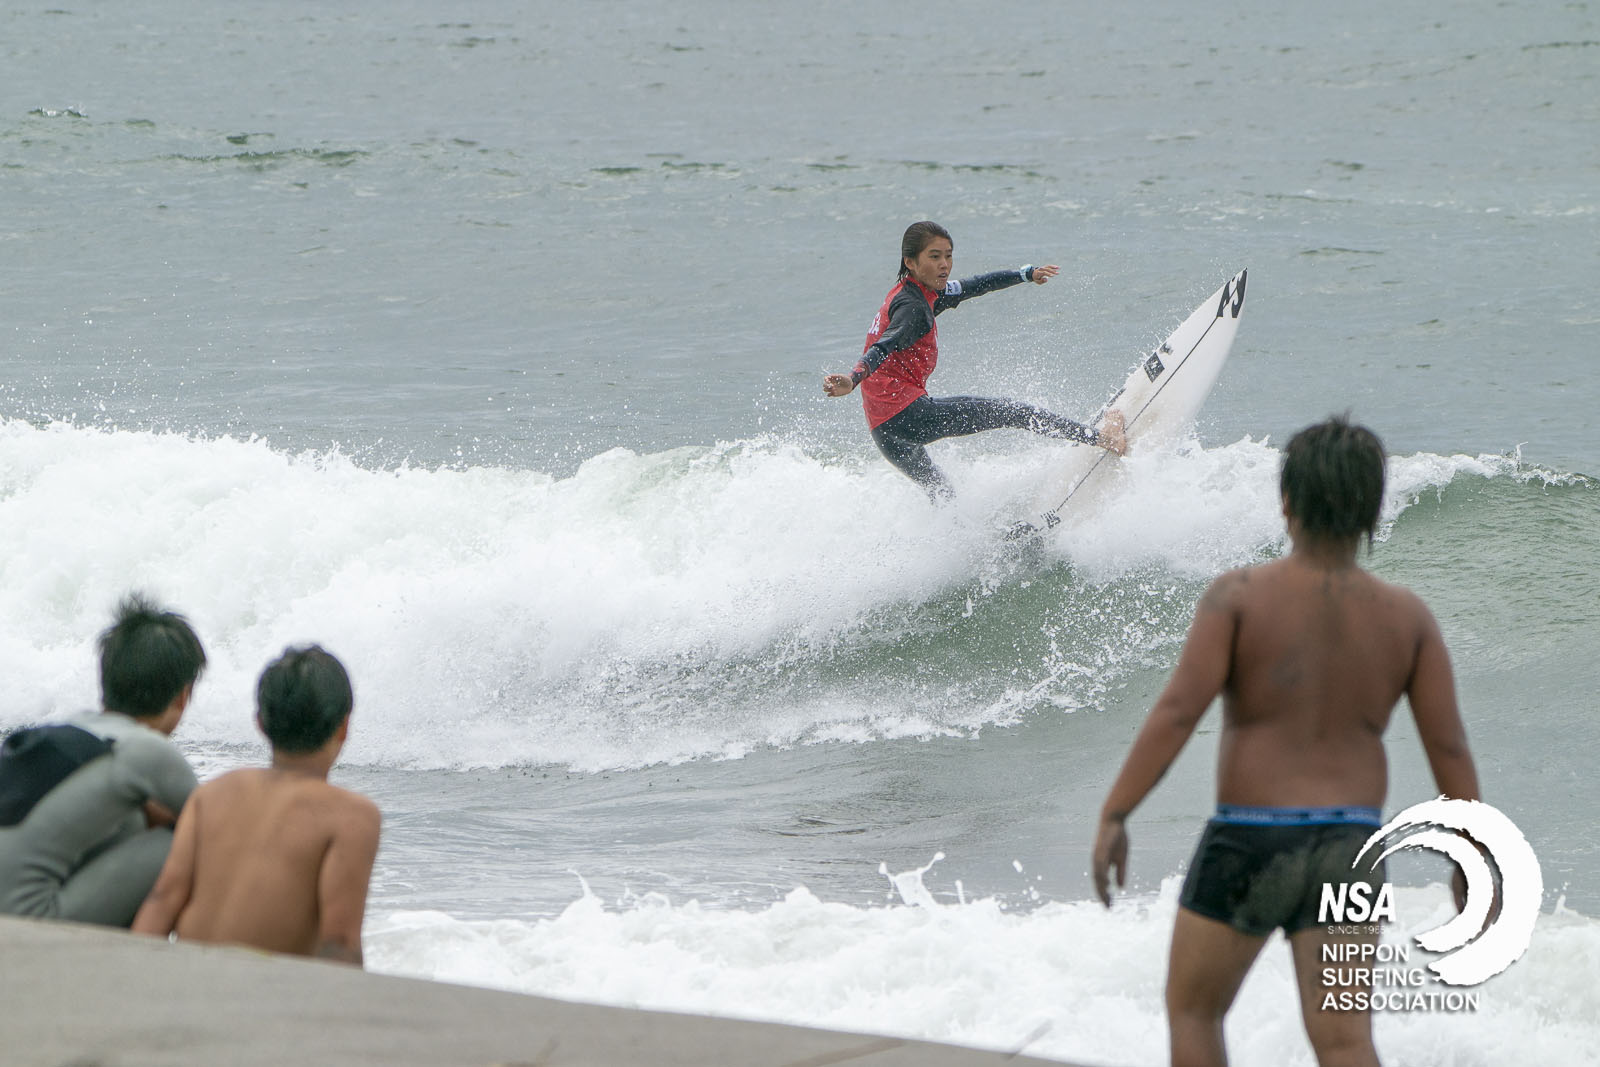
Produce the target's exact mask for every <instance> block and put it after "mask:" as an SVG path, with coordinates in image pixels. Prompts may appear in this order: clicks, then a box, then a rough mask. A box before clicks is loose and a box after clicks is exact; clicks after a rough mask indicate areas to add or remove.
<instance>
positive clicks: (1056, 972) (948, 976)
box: [366, 868, 1600, 1067]
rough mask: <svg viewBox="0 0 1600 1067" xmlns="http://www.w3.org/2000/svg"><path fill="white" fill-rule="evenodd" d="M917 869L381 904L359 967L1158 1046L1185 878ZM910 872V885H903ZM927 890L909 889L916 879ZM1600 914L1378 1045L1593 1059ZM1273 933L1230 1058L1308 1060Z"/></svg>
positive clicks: (1147, 1058)
mask: <svg viewBox="0 0 1600 1067" xmlns="http://www.w3.org/2000/svg"><path fill="white" fill-rule="evenodd" d="M925 877H930V878H936V877H937V875H936V874H935V875H928V874H927V873H926V868H924V870H923V871H921V872H917V871H913V872H908V873H906V874H901V875H896V876H895V879H894V888H893V890H891V891H890V892H888V893H886V899H885V902H884V904H883V905H882V906H865V907H858V906H852V905H848V904H841V903H830V902H825V901H822V900H819V899H817V897H816V896H814V895H813V894H812V893H810V892H809V891H807V890H805V889H803V888H802V889H795V890H793V891H792V892H790V893H789V894H788V896H786V897H785V898H783V899H782V900H781V901H779V902H777V903H774V904H772V905H771V906H769V907H766V908H764V909H761V910H755V911H719V910H712V909H707V908H702V907H701V906H700V905H698V904H697V903H695V902H694V901H687V902H682V903H675V902H672V901H670V900H668V899H666V898H664V897H662V896H660V895H656V894H651V895H648V896H645V897H640V898H632V899H628V900H624V901H619V902H617V903H616V904H615V905H613V906H608V905H606V904H605V903H603V902H602V901H601V900H599V899H598V898H596V897H595V896H594V895H592V894H591V893H589V892H588V888H587V886H584V887H583V892H582V895H581V896H579V897H578V899H576V900H575V901H574V902H573V903H572V904H571V905H570V906H569V907H568V908H567V909H566V910H565V911H564V912H562V913H561V914H560V915H559V916H557V917H556V918H553V919H541V920H535V921H517V920H500V921H494V922H467V921H461V920H458V919H455V918H452V917H451V916H449V915H445V914H442V913H439V912H418V911H411V912H393V913H388V914H382V915H378V916H375V917H374V918H373V920H372V921H370V922H369V923H368V929H367V935H366V954H367V961H368V965H369V966H370V967H372V968H373V969H375V970H379V971H382V972H385V973H389V974H398V975H406V976H410V977H419V978H429V979H436V980H442V981H450V982H458V983H463V984H468V985H481V986H489V987H493V988H499V989H508V990H513V991H517V992H523V993H534V994H539V995H543V996H552V997H558V998H562V999H568V1000H578V1001H589V1002H595V1003H604V1004H614V1005H621V1006H627V1007H641V1008H653V1009H664V1010H672V1011H689V1012H701V1013H708V1014H715V1015H724V1016H735V1017H743V1018H753V1019H766V1020H773V1021H781V1022H788V1023H799V1024H806V1025H813V1026H822V1027H829V1028H837V1029H844V1030H857V1031H865V1032H874V1033H885V1034H892V1035H896V1036H908V1037H918V1038H926V1039H932V1040H939V1041H948V1042H954V1043H958V1044H966V1045H973V1046H980V1047H988V1048H995V1049H1005V1050H1015V1049H1022V1050H1023V1051H1026V1052H1027V1053H1029V1054H1031V1055H1037V1056H1044V1057H1058V1058H1063V1059H1070V1060H1073V1061H1076V1062H1082V1063H1087V1064H1107V1065H1111V1064H1151V1063H1164V1062H1165V1061H1166V1029H1165V1027H1166V1024H1165V1019H1164V1016H1163V1009H1162V986H1163V983H1164V981H1165V972H1166V955H1167V943H1168V940H1169V938H1170V936H1171V930H1172V922H1173V917H1174V913H1175V910H1176V906H1177V894H1178V889H1179V879H1178V878H1177V877H1175V876H1174V877H1171V878H1168V879H1166V880H1165V881H1164V882H1163V883H1162V886H1161V889H1160V891H1159V893H1158V894H1156V895H1154V896H1148V897H1143V898H1134V899H1130V900H1124V901H1119V902H1118V903H1117V905H1116V906H1115V907H1114V908H1113V909H1112V910H1111V911H1109V912H1108V911H1105V910H1104V909H1102V908H1101V907H1100V905H1099V904H1097V903H1091V902H1076V903H1049V904H1045V905H1043V906H1041V907H1039V908H1037V909H1035V910H1032V911H1028V912H1012V911H1007V910H1005V909H1004V908H1003V907H1001V906H1000V905H998V904H997V903H996V902H995V901H993V900H976V901H970V902H966V903H959V904H947V905H940V904H936V903H934V901H933V898H932V897H931V895H929V894H928V892H927V890H926V889H923V888H921V886H922V879H923V878H925ZM910 883H915V884H914V885H912V886H911V888H910V891H909V892H908V891H907V885H909V884H910ZM918 889H921V891H920V892H918V891H917V890H918ZM1398 902H1399V913H1400V917H1401V923H1400V924H1399V926H1398V927H1397V928H1391V929H1390V930H1389V931H1388V932H1386V934H1385V940H1386V941H1389V942H1392V943H1395V944H1408V943H1409V937H1410V935H1411V933H1412V932H1413V931H1414V930H1417V929H1422V928H1425V927H1427V926H1430V925H1433V924H1434V923H1436V922H1437V921H1438V914H1437V913H1438V912H1439V911H1440V909H1443V908H1445V907H1447V906H1448V904H1447V890H1446V889H1445V888H1444V887H1442V886H1429V887H1420V888H1408V887H1401V888H1400V889H1399V891H1398ZM1597 967H1600V923H1597V922H1596V921H1594V920H1592V919H1588V918H1586V917H1583V916H1580V915H1576V914H1573V913H1571V912H1564V911H1558V913H1557V914H1553V915H1550V914H1547V915H1541V916H1540V918H1539V921H1538V925H1537V927H1536V929H1535V931H1534V937H1533V942H1532V945H1531V946H1530V948H1529V949H1528V951H1527V953H1526V955H1525V956H1524V957H1523V958H1522V959H1521V960H1519V961H1518V962H1517V963H1515V964H1513V965H1512V966H1511V968H1510V969H1509V970H1507V971H1506V972H1504V973H1503V974H1501V975H1500V976H1498V977H1496V978H1494V979H1492V980H1490V981H1489V982H1488V983H1486V984H1484V985H1483V986H1481V987H1477V991H1478V992H1479V993H1480V998H1479V1008H1478V1010H1477V1011H1476V1012H1473V1013H1444V1012H1409V1013H1407V1012H1385V1013H1380V1014H1379V1015H1378V1017H1377V1019H1376V1023H1375V1032H1376V1037H1377V1042H1378V1048H1379V1052H1380V1054H1382V1055H1384V1056H1386V1057H1387V1059H1386V1062H1391V1063H1404V1064H1407V1065H1408V1067H1446V1065H1448V1067H1477V1065H1482V1067H1491V1065H1495V1067H1497V1065H1499V1064H1504V1063H1511V1062H1518V1063H1580V1062H1587V1061H1588V1059H1589V1058H1591V1056H1592V1051H1593V1049H1594V1047H1595V1046H1596V1043H1597V1042H1600V1021H1597V1020H1600V992H1597V990H1596V987H1595V985H1594V981H1593V977H1594V974H1595V972H1596V968H1597ZM1296 1004H1297V993H1296V987H1295V982H1294V974H1293V968H1292V966H1291V964H1290V960H1289V953H1288V949H1287V947H1286V946H1285V945H1284V943H1283V942H1282V939H1281V936H1278V937H1275V938H1274V939H1273V940H1272V941H1271V942H1270V943H1269V944H1268V945H1267V947H1266V949H1265V950H1264V951H1263V953H1262V955H1261V956H1260V958H1259V959H1258V961H1257V963H1256V966H1255V968H1254V970H1253V971H1252V972H1251V974H1250V976H1249V978H1248V979H1247V980H1246V982H1245V985H1244V987H1243V989H1242V991H1241V992H1240V995H1239V999H1238V1001H1237V1003H1236V1004H1235V1006H1234V1009H1233V1011H1232V1013H1231V1014H1230V1015H1229V1018H1228V1039H1229V1043H1230V1046H1231V1048H1230V1051H1231V1052H1232V1056H1233V1062H1234V1063H1237V1064H1241V1065H1250V1064H1262V1065H1272V1067H1285V1065H1302V1064H1310V1063H1311V1062H1312V1058H1311V1054H1310V1049H1309V1046H1308V1044H1307V1042H1306V1039H1305V1036H1304V1034H1303V1032H1302V1030H1301V1024H1300V1017H1299V1012H1298V1010H1297V1009H1296V1007H1295V1005H1296Z"/></svg>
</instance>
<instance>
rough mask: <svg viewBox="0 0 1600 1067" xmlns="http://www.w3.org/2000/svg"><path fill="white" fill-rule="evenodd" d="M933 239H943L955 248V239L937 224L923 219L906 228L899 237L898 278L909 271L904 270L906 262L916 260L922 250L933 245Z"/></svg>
mask: <svg viewBox="0 0 1600 1067" xmlns="http://www.w3.org/2000/svg"><path fill="white" fill-rule="evenodd" d="M935 237H943V238H944V239H945V240H946V241H949V242H950V246H951V247H952V248H954V247H955V243H956V242H955V239H954V238H953V237H951V236H950V231H949V230H947V229H945V228H944V227H943V226H940V225H939V224H938V223H937V222H929V221H927V220H926V219H924V220H923V221H921V222H913V223H912V224H911V225H910V226H907V227H906V232H905V233H903V234H901V235H900V275H899V276H900V277H902V278H904V277H905V276H906V275H907V274H910V273H911V271H909V270H907V269H906V260H908V259H916V258H917V257H918V256H920V255H922V250H923V249H924V248H927V247H928V246H929V245H930V244H932V243H933V239H934V238H935Z"/></svg>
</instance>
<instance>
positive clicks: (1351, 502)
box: [1278, 415, 1383, 548]
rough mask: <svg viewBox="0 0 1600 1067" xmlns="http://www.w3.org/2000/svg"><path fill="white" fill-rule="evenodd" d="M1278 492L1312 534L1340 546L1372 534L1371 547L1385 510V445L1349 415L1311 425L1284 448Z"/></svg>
mask: <svg viewBox="0 0 1600 1067" xmlns="http://www.w3.org/2000/svg"><path fill="white" fill-rule="evenodd" d="M1278 487H1279V490H1280V491H1281V492H1282V493H1283V498H1284V500H1285V501H1287V502H1288V505H1289V514H1290V515H1292V516H1294V517H1295V518H1296V519H1298V520H1299V522H1300V528H1301V529H1302V530H1303V531H1304V532H1305V533H1306V534H1308V535H1310V536H1311V537H1318V538H1326V539H1329V540H1335V541H1342V540H1347V539H1351V538H1355V537H1359V536H1360V535H1361V534H1366V535H1367V546H1368V547H1369V548H1370V547H1371V546H1372V538H1373V536H1374V534H1376V533H1377V530H1378V512H1379V509H1380V508H1381V507H1382V506H1383V442H1382V441H1380V440H1378V435H1377V434H1375V433H1373V432H1372V431H1371V430H1369V429H1367V428H1366V427H1365V426H1356V425H1353V424H1351V422H1350V421H1349V419H1348V418H1346V417H1344V416H1339V415H1335V416H1333V417H1332V418H1330V419H1328V420H1327V421H1326V422H1319V423H1317V424H1316V425H1315V426H1307V427H1306V428H1305V429H1303V430H1301V431H1300V432H1299V433H1297V434H1295V435H1294V437H1293V438H1291V439H1290V441H1289V447H1288V448H1286V449H1284V452H1283V474H1282V475H1281V476H1280V477H1279V479H1278Z"/></svg>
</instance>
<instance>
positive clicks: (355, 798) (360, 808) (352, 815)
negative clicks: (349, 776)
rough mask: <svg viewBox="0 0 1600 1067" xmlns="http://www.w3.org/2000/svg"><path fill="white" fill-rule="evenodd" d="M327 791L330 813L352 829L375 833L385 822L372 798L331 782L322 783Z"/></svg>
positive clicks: (325, 800) (325, 794) (326, 799)
mask: <svg viewBox="0 0 1600 1067" xmlns="http://www.w3.org/2000/svg"><path fill="white" fill-rule="evenodd" d="M322 785H323V788H324V790H325V792H324V794H323V797H322V798H321V799H323V801H324V803H326V804H327V805H328V807H329V809H330V812H332V813H333V814H335V815H337V817H338V818H340V819H341V820H343V821H345V822H347V823H348V824H349V825H350V826H351V828H352V829H358V830H365V829H371V830H373V831H374V832H375V831H376V830H377V829H378V827H379V825H381V824H382V822H383V813H382V812H381V811H379V810H378V805H377V804H376V803H374V802H373V800H372V798H371V797H368V796H365V795H363V794H361V793H356V792H353V791H352V790H349V789H343V788H340V787H339V786H336V785H334V784H333V783H331V782H324V783H322Z"/></svg>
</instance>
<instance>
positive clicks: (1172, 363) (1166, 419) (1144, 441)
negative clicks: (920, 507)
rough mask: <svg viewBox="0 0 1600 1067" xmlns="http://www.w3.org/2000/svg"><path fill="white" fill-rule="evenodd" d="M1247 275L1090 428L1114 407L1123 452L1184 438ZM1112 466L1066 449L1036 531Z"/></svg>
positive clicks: (1222, 350)
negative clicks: (1122, 428)
mask: <svg viewBox="0 0 1600 1067" xmlns="http://www.w3.org/2000/svg"><path fill="white" fill-rule="evenodd" d="M1246 273H1247V272H1246V271H1240V272H1239V273H1238V274H1236V275H1234V276H1233V277H1232V278H1230V279H1228V281H1227V282H1225V283H1223V286H1222V288H1221V289H1218V290H1217V291H1216V292H1214V293H1212V294H1211V297H1210V298H1209V299H1208V300H1207V301H1206V302H1205V303H1203V304H1201V305H1200V306H1199V307H1197V308H1195V310H1194V314H1192V315H1190V316H1189V317H1188V318H1187V319H1185V320H1183V325H1182V326H1179V327H1178V328H1177V329H1176V330H1173V331H1172V335H1171V336H1170V337H1168V338H1167V339H1166V340H1165V341H1163V342H1161V345H1160V347H1158V348H1157V349H1156V350H1155V351H1153V352H1151V353H1150V354H1149V355H1148V356H1146V357H1145V358H1144V359H1143V360H1141V361H1140V362H1139V365H1138V366H1137V367H1135V368H1134V369H1133V372H1132V373H1131V374H1129V375H1128V380H1127V381H1126V382H1124V383H1123V385H1122V388H1121V389H1118V390H1117V392H1116V394H1115V395H1114V396H1112V398H1111V399H1110V400H1108V401H1106V402H1105V405H1104V406H1103V407H1101V409H1100V411H1099V413H1097V414H1096V415H1095V417H1094V421H1093V423H1092V425H1093V426H1094V427H1095V429H1099V427H1100V423H1101V421H1102V420H1103V419H1104V418H1105V415H1106V412H1108V411H1110V410H1112V409H1113V408H1115V409H1116V410H1118V411H1120V412H1122V416H1123V418H1124V419H1125V420H1126V421H1127V433H1128V451H1129V452H1133V451H1135V450H1142V449H1147V448H1159V447H1161V446H1163V445H1170V444H1172V443H1174V442H1176V441H1178V440H1180V439H1181V438H1182V437H1183V435H1184V434H1186V433H1188V431H1189V428H1190V427H1191V426H1193V425H1194V420H1195V416H1196V415H1198V414H1199V413H1200V408H1201V406H1202V405H1203V404H1204V403H1205V401H1206V397H1207V396H1209V395H1210V393H1211V387H1212V386H1213V385H1215V384H1216V383H1217V375H1219V374H1221V373H1222V365H1223V364H1224V363H1225V362H1227V359H1228V353H1229V352H1230V351H1231V350H1232V349H1233V338H1234V335H1235V334H1236V333H1238V332H1239V313H1240V312H1241V311H1243V310H1244V283H1245V274H1246ZM1116 466H1117V456H1116V455H1114V454H1113V453H1111V452H1107V451H1106V450H1105V449H1103V448H1091V447H1084V446H1081V445H1080V446H1078V447H1075V448H1071V449H1068V450H1066V452H1065V454H1064V455H1063V456H1062V464H1061V467H1060V469H1059V470H1058V472H1057V473H1056V474H1055V475H1053V476H1052V477H1051V479H1050V481H1049V484H1048V485H1046V487H1045V490H1044V492H1043V493H1041V494H1040V496H1039V500H1038V506H1039V510H1040V511H1041V512H1042V513H1043V515H1044V518H1043V521H1042V523H1041V525H1043V526H1045V527H1053V526H1057V525H1059V524H1060V522H1061V515H1062V512H1063V511H1065V510H1066V509H1067V508H1068V507H1069V506H1074V505H1077V506H1082V505H1084V504H1085V503H1087V500H1088V498H1089V497H1090V496H1092V495H1095V494H1096V493H1097V491H1098V490H1099V489H1100V488H1103V483H1104V482H1105V481H1106V478H1107V475H1108V474H1109V472H1110V471H1112V470H1114V469H1115V468H1116ZM1035 528H1037V527H1035ZM1017 532H1021V533H1026V532H1027V529H1026V526H1025V525H1019V526H1018V527H1017V528H1016V530H1015V531H1014V533H1013V535H1015V533H1017Z"/></svg>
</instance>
